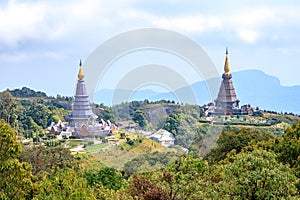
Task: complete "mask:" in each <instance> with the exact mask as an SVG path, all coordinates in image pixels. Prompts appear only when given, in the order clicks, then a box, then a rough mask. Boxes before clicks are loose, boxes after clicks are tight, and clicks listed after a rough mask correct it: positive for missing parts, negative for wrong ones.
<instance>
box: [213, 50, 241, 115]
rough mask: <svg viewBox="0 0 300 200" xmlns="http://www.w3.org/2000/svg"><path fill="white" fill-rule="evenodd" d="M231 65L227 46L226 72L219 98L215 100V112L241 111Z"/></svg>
mask: <svg viewBox="0 0 300 200" xmlns="http://www.w3.org/2000/svg"><path fill="white" fill-rule="evenodd" d="M231 78H232V75H231V73H230V65H229V61H228V49H227V48H226V58H225V64H224V73H223V75H222V79H223V80H222V83H221V87H220V90H219V94H218V97H217V99H216V100H215V111H214V112H215V114H221V115H232V114H237V112H239V102H240V101H239V100H238V99H237V97H236V93H235V90H234V87H233V82H232V80H231Z"/></svg>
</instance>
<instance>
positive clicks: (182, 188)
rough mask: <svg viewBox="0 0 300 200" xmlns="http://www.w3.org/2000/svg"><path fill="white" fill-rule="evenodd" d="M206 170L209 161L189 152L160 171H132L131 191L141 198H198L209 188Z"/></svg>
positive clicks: (133, 195) (133, 194)
mask: <svg viewBox="0 0 300 200" xmlns="http://www.w3.org/2000/svg"><path fill="white" fill-rule="evenodd" d="M207 172H208V165H207V163H205V162H203V161H202V160H201V159H199V158H194V156H193V155H192V154H189V155H186V156H183V157H181V158H179V159H178V160H176V161H175V162H174V163H172V164H170V165H168V166H167V167H166V168H165V169H163V170H161V171H157V172H153V173H149V174H144V175H139V176H137V175H133V177H132V179H131V180H130V182H129V185H128V193H129V194H130V195H131V196H132V197H134V198H138V199H170V200H171V199H174V200H175V199H199V197H201V196H202V195H203V193H204V191H205V190H206V188H205V187H204V186H206V185H207V184H206V183H207V179H206V177H207V175H206V174H207Z"/></svg>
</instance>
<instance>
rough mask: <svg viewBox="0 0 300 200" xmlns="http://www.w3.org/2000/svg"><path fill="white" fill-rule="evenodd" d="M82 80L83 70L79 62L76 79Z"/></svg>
mask: <svg viewBox="0 0 300 200" xmlns="http://www.w3.org/2000/svg"><path fill="white" fill-rule="evenodd" d="M83 78H84V73H83V70H82V65H81V60H80V62H79V72H78V79H79V80H82V79H83Z"/></svg>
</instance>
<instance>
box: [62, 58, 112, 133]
mask: <svg viewBox="0 0 300 200" xmlns="http://www.w3.org/2000/svg"><path fill="white" fill-rule="evenodd" d="M97 118H98V116H97V115H95V114H94V113H93V111H92V108H91V105H90V102H89V96H88V94H87V91H86V86H85V81H84V73H83V70H82V65H81V61H80V64H79V72H78V81H77V86H76V93H75V96H74V102H73V106H72V112H71V113H70V114H68V115H67V116H66V119H67V120H68V122H69V124H68V125H69V127H71V128H72V129H73V131H72V135H73V136H76V137H94V136H100V137H101V136H106V135H108V133H109V132H110V127H105V125H104V124H103V123H102V124H99V123H98V121H97Z"/></svg>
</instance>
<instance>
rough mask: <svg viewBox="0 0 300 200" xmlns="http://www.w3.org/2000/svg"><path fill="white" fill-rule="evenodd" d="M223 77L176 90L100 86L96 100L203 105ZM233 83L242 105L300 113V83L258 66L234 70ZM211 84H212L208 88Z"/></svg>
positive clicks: (97, 101) (210, 97) (214, 96)
mask: <svg viewBox="0 0 300 200" xmlns="http://www.w3.org/2000/svg"><path fill="white" fill-rule="evenodd" d="M221 80H222V78H221V77H219V78H213V79H209V80H208V81H199V82H197V83H194V84H192V85H190V86H187V87H184V88H180V89H178V90H176V91H173V92H167V93H160V92H156V91H152V90H138V91H134V92H133V91H130V90H110V89H106V90H100V91H99V92H97V93H96V94H95V98H94V101H95V102H96V103H104V104H105V105H112V104H118V103H121V102H122V101H123V102H124V101H128V100H129V101H132V100H144V99H148V100H149V101H158V100H161V99H164V100H171V101H172V100H173V101H175V102H180V103H189V104H199V105H203V104H205V103H208V102H210V101H212V100H214V99H215V98H216V96H217V93H218V90H219V87H220V84H221ZM232 80H233V84H234V87H235V90H236V93H237V97H238V99H239V100H240V101H241V105H244V104H251V105H252V106H258V107H260V108H261V109H264V110H272V111H277V112H281V111H282V112H293V113H296V114H300V104H299V102H300V86H282V85H280V81H279V79H278V78H276V77H274V76H270V75H267V74H265V73H264V72H262V71H258V70H245V71H240V72H235V73H232ZM207 85H209V86H211V87H210V90H208V87H207Z"/></svg>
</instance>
